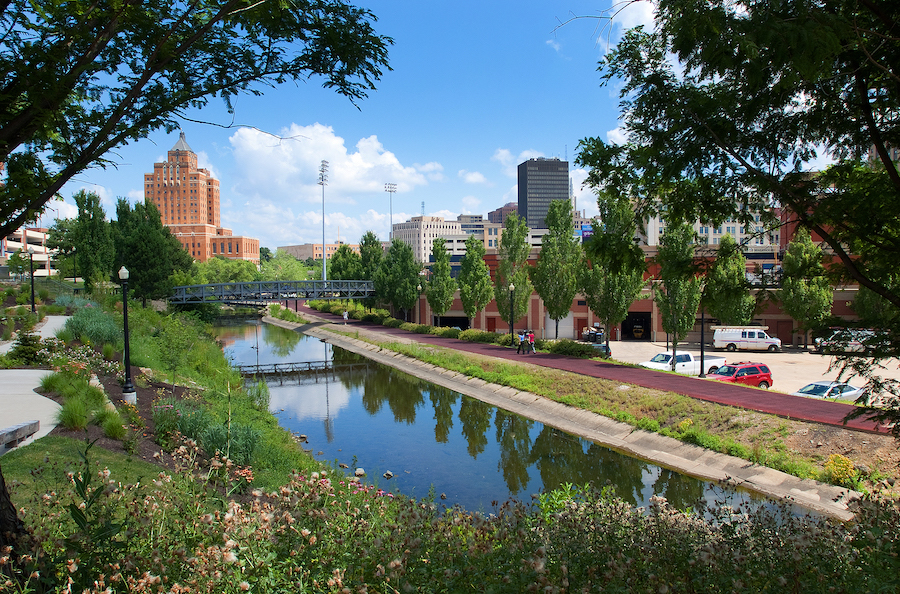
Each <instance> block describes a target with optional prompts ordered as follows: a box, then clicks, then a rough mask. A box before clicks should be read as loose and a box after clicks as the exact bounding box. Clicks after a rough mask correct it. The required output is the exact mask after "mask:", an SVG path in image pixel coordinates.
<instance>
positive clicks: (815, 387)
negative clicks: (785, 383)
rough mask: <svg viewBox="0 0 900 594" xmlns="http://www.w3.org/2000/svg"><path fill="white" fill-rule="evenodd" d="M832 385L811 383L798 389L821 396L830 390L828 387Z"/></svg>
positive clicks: (801, 392)
mask: <svg viewBox="0 0 900 594" xmlns="http://www.w3.org/2000/svg"><path fill="white" fill-rule="evenodd" d="M829 387H830V386H829V385H828V384H809V385H808V386H803V387H802V388H800V389H799V390H798V392H799V393H800V394H811V395H813V396H821V395H823V394H826V393H827V392H828V388H829Z"/></svg>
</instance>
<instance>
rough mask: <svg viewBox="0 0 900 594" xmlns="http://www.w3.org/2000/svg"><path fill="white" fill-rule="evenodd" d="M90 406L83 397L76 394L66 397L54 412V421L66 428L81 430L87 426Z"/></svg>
mask: <svg viewBox="0 0 900 594" xmlns="http://www.w3.org/2000/svg"><path fill="white" fill-rule="evenodd" d="M89 416H90V407H89V406H88V403H87V401H86V400H85V399H84V398H79V397H77V396H75V397H70V398H66V400H65V402H64V403H63V405H62V407H61V408H60V409H59V411H58V412H57V413H56V423H57V424H58V425H62V426H63V427H65V428H66V429H71V430H73V431H81V430H84V429H85V428H86V427H87V424H88V419H89Z"/></svg>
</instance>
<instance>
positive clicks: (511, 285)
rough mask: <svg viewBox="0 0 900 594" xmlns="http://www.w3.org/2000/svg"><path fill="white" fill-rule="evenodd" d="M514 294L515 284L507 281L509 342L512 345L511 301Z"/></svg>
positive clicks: (513, 298)
mask: <svg viewBox="0 0 900 594" xmlns="http://www.w3.org/2000/svg"><path fill="white" fill-rule="evenodd" d="M515 296H516V286H515V285H514V284H512V283H509V344H510V345H512V340H513V302H514V300H515Z"/></svg>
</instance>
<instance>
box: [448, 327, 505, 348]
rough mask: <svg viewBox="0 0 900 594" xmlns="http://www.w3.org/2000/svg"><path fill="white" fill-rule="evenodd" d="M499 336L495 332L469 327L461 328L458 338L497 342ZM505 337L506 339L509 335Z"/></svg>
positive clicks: (471, 340) (470, 340)
mask: <svg viewBox="0 0 900 594" xmlns="http://www.w3.org/2000/svg"><path fill="white" fill-rule="evenodd" d="M500 336H501V335H500V334H498V333H497V332H485V331H484V330H476V329H474V328H469V329H468V330H463V331H462V332H460V333H459V337H458V338H459V339H460V340H468V341H469V342H483V343H488V344H489V343H492V342H497V341H498V339H499V338H500ZM504 336H505V335H504ZM506 338H507V339H508V338H509V337H508V336H506Z"/></svg>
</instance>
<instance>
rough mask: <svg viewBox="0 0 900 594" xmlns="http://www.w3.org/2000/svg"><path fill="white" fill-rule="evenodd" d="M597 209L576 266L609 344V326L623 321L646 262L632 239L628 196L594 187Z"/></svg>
mask: <svg viewBox="0 0 900 594" xmlns="http://www.w3.org/2000/svg"><path fill="white" fill-rule="evenodd" d="M597 209H598V213H599V214H598V217H597V220H595V221H594V223H593V225H592V227H593V233H592V235H591V237H590V239H588V240H587V242H586V244H585V246H584V251H585V254H586V255H588V260H587V261H585V262H583V263H582V265H581V266H580V268H579V275H578V284H579V290H580V291H581V293H582V294H583V295H584V298H585V300H586V301H587V304H588V307H590V308H591V311H592V312H594V314H596V315H597V317H599V318H600V320H601V321H602V322H603V325H604V326H605V327H606V333H605V334H606V345H607V346H609V335H610V328H612V327H613V326H617V325H619V324H621V323H622V321H623V320H625V318H626V317H627V316H628V309H629V308H630V307H631V304H632V303H633V302H634V300H635V299H637V297H638V295H640V293H641V291H642V290H643V288H644V286H646V284H647V283H646V282H645V281H644V273H645V272H646V270H647V264H646V260H645V258H644V251H643V250H642V249H641V248H640V247H638V245H637V243H635V241H634V239H633V238H634V236H635V232H636V230H637V228H636V223H635V220H634V212H633V208H632V205H631V201H630V200H629V199H628V197H623V196H617V195H614V194H610V193H608V192H604V191H602V190H598V192H597Z"/></svg>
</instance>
